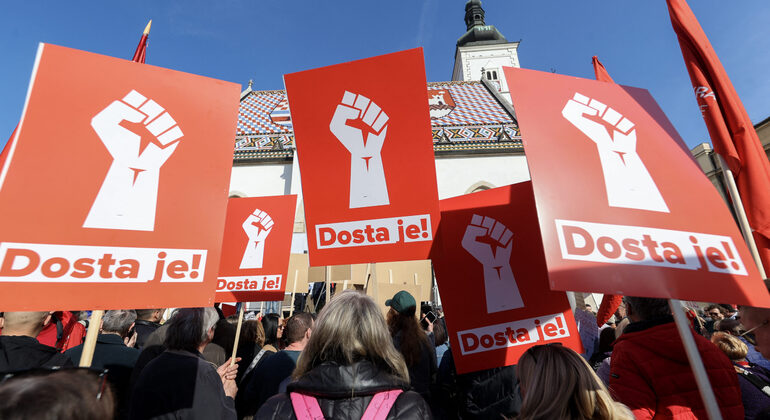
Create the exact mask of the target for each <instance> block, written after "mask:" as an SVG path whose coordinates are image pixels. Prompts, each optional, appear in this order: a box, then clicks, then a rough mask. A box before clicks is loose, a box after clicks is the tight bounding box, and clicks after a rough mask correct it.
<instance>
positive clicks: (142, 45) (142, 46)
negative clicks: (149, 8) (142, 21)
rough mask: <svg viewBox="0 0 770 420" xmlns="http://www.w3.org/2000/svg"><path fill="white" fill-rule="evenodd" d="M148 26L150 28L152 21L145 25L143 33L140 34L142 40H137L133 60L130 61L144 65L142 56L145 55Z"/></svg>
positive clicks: (148, 32)
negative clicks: (137, 43)
mask: <svg viewBox="0 0 770 420" xmlns="http://www.w3.org/2000/svg"><path fill="white" fill-rule="evenodd" d="M150 26H152V19H150V22H148V23H147V26H146V27H145V28H144V32H142V38H141V39H139V45H137V46H136V51H134V58H132V59H131V60H132V61H136V62H137V63H142V64H144V56H145V54H146V53H147V38H148V37H149V36H150Z"/></svg>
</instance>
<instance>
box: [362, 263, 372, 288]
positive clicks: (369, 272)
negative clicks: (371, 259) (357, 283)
mask: <svg viewBox="0 0 770 420" xmlns="http://www.w3.org/2000/svg"><path fill="white" fill-rule="evenodd" d="M371 275H372V263H368V264H366V274H364V289H365V290H368V289H369V279H370V278H371Z"/></svg>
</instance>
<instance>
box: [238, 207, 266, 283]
mask: <svg viewBox="0 0 770 420" xmlns="http://www.w3.org/2000/svg"><path fill="white" fill-rule="evenodd" d="M272 230H273V219H272V218H271V217H270V215H269V214H267V213H265V212H264V211H262V210H260V209H256V210H254V213H252V214H250V215H249V217H247V218H246V220H245V221H244V222H243V231H244V232H246V236H248V237H249V242H248V244H246V249H245V250H244V251H243V259H241V266H240V268H262V262H263V259H264V257H265V239H266V238H267V235H269V234H270V231H272Z"/></svg>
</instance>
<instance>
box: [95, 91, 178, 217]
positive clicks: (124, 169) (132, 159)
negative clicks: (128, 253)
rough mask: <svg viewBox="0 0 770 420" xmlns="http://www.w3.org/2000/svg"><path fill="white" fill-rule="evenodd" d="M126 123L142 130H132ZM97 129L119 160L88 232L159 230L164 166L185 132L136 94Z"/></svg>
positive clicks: (115, 106)
mask: <svg viewBox="0 0 770 420" xmlns="http://www.w3.org/2000/svg"><path fill="white" fill-rule="evenodd" d="M126 122H127V123H134V124H136V125H135V126H132V128H131V129H129V128H127V127H125V126H123V125H122V124H125V123H126ZM91 127H92V128H93V129H94V131H95V132H96V134H97V135H98V136H99V139H100V140H101V141H102V143H103V144H104V146H105V147H106V148H107V151H108V152H109V153H110V155H111V156H112V159H113V161H112V165H111V166H110V169H109V171H108V172H107V175H106V176H105V178H104V182H102V186H101V188H100V189H99V193H98V194H97V195H96V199H95V200H94V203H93V205H92V206H91V210H90V211H89V212H88V217H86V220H85V223H83V227H87V228H99V229H124V230H142V231H152V230H154V229H155V208H156V205H157V201H158V183H159V180H160V167H161V166H163V164H164V163H165V162H166V160H168V158H169V157H170V156H171V154H172V153H174V150H176V147H177V145H179V139H180V138H181V137H182V136H183V134H182V130H181V129H180V128H179V126H178V125H177V124H176V121H174V119H173V118H172V117H171V115H169V113H168V112H165V110H164V109H163V107H162V106H160V105H158V103H156V102H155V101H153V100H152V99H149V100H148V99H147V98H145V97H144V96H143V95H141V94H140V93H139V92H137V91H135V90H132V91H131V92H129V93H128V94H127V95H126V96H125V97H124V98H123V99H122V100H116V101H113V102H112V103H111V104H109V105H107V107H106V108H104V109H103V110H102V111H101V112H99V113H98V114H96V116H94V117H93V118H92V119H91Z"/></svg>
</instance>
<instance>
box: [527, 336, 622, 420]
mask: <svg viewBox="0 0 770 420" xmlns="http://www.w3.org/2000/svg"><path fill="white" fill-rule="evenodd" d="M516 370H517V372H518V376H519V380H520V381H521V395H522V403H521V410H520V411H519V417H517V419H622V420H625V419H629V420H630V419H633V415H632V414H631V412H630V411H629V410H628V408H626V406H624V405H623V404H620V403H617V402H615V401H613V399H612V397H611V396H610V393H609V392H608V391H607V388H606V387H605V386H604V384H603V383H602V381H601V380H600V379H599V377H598V376H596V373H594V371H593V369H591V367H590V366H589V365H588V363H586V361H585V360H584V359H583V358H582V357H580V355H579V354H577V353H575V352H574V351H573V350H571V349H569V348H567V347H564V346H561V345H555V344H551V345H540V346H535V347H531V348H530V349H528V350H527V351H526V352H524V354H523V355H522V356H521V358H519V363H518V365H517V366H516Z"/></svg>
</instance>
